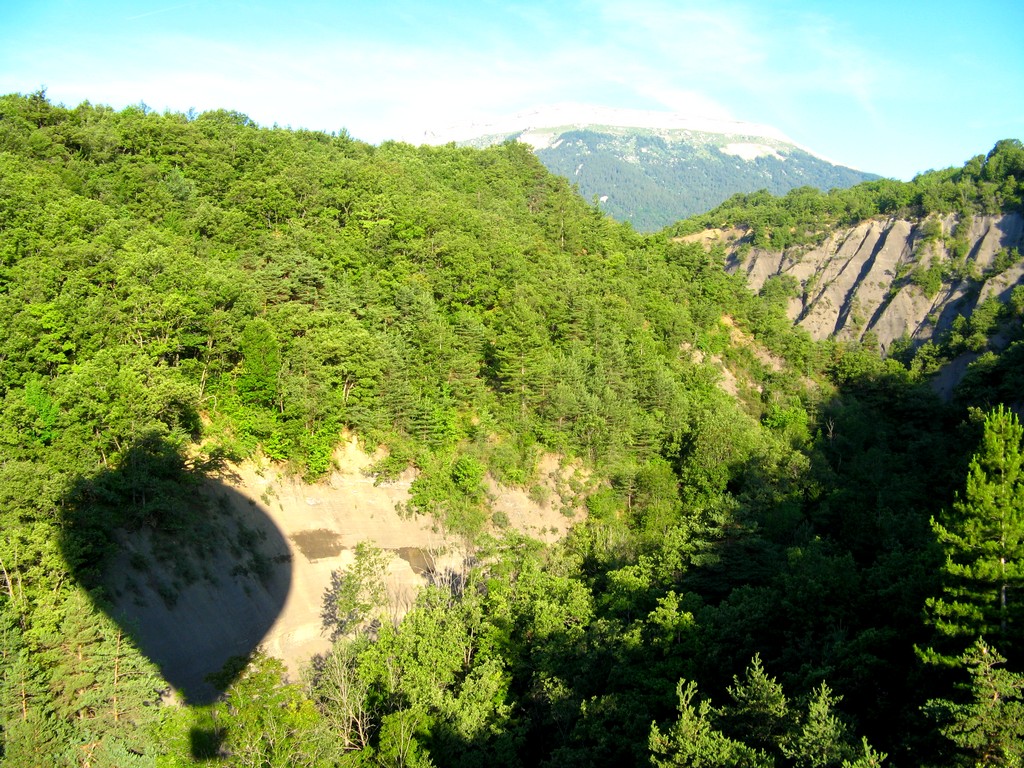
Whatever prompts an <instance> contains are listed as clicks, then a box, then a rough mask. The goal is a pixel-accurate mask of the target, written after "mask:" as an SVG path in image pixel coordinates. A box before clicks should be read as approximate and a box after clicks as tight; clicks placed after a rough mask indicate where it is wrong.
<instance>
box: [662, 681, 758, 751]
mask: <svg viewBox="0 0 1024 768" xmlns="http://www.w3.org/2000/svg"><path fill="white" fill-rule="evenodd" d="M676 693H677V695H678V696H679V716H678V717H677V718H676V721H675V722H674V723H672V725H671V726H670V727H669V729H668V731H666V732H664V733H663V732H662V731H661V729H660V728H658V726H657V724H656V723H655V724H652V726H651V736H650V740H649V742H648V746H649V748H650V751H651V764H652V765H655V766H657V767H658V768H683V767H684V766H685V768H732V767H733V766H736V767H737V768H740V767H741V766H742V767H745V766H750V767H751V768H756V767H758V766H760V767H763V768H768V766H771V765H772V759H771V758H770V757H769V756H768V755H766V754H765V753H764V752H758V751H755V750H754V749H752V748H750V747H748V746H746V745H745V744H743V743H741V742H739V741H734V740H732V739H730V738H728V737H727V736H725V734H723V733H722V732H721V731H720V730H718V729H716V728H715V714H714V709H713V708H712V707H711V704H710V703H709V702H707V701H701V702H699V703H695V702H694V699H695V698H696V696H697V684H696V683H694V682H693V681H690V682H686V681H684V680H680V681H679V686H678V688H677V689H676Z"/></svg>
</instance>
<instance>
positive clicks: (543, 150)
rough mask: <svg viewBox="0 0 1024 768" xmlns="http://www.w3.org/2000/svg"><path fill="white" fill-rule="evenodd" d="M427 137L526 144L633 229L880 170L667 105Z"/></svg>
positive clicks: (541, 117) (572, 108) (593, 110)
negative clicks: (745, 195)
mask: <svg viewBox="0 0 1024 768" xmlns="http://www.w3.org/2000/svg"><path fill="white" fill-rule="evenodd" d="M425 138H426V139H427V141H428V142H430V143H444V141H445V140H448V141H455V142H456V143H458V144H460V145H463V146H473V147H480V148H483V147H487V146H491V145H494V144H500V143H502V142H505V141H510V140H511V141H520V142H522V143H525V144H528V145H530V146H531V147H532V148H533V150H534V152H535V154H536V155H537V157H538V158H539V159H540V161H541V162H542V163H543V164H544V165H545V166H546V167H547V168H548V170H550V171H551V172H552V173H556V174H558V175H560V176H563V177H565V178H567V179H568V180H569V181H571V182H572V183H573V184H575V185H576V186H577V188H578V189H579V192H580V194H581V195H582V196H583V197H585V198H586V199H588V200H589V199H593V200H596V201H597V202H598V204H599V205H600V207H601V209H602V210H604V211H605V212H606V213H608V214H609V215H611V216H612V217H614V218H616V219H619V220H621V221H629V222H631V223H632V224H633V226H634V227H635V228H636V229H637V230H639V231H654V230H657V229H661V228H663V227H666V226H668V225H669V224H672V223H673V222H675V221H678V220H679V219H683V218H687V217H689V216H693V215H696V214H699V213H704V212H706V211H708V210H711V209H712V208H714V207H715V206H716V205H718V204H719V203H721V202H723V201H724V200H726V199H727V198H728V197H730V196H731V195H733V194H735V193H737V192H754V191H757V190H760V189H767V190H768V191H769V192H771V193H773V194H776V195H781V194H785V193H786V192H788V191H789V190H790V189H794V188H797V187H801V186H813V187H817V188H819V189H823V190H828V189H832V188H836V187H839V188H845V187H850V186H853V185H854V184H858V183H860V182H862V181H869V180H872V179H877V178H879V177H878V176H876V175H874V174H869V173H864V172H861V171H857V170H854V169H852V168H847V167H844V166H840V165H836V164H834V163H832V162H830V161H828V160H826V159H824V158H822V157H819V156H817V155H816V154H814V153H813V152H811V151H810V150H808V149H806V148H803V147H800V146H799V145H797V144H796V143H794V142H793V141H792V140H790V139H789V138H788V137H786V136H785V135H784V134H783V133H782V132H781V131H779V130H778V129H776V128H773V127H771V126H766V125H760V124H755V123H743V122H737V121H730V120H722V119H711V118H695V117H689V116H685V115H680V114H675V113H664V112H645V111H640V110H614V109H606V108H600V107H585V106H580V105H560V106H556V107H552V108H544V109H538V110H533V111H530V112H524V113H520V114H519V115H515V116H513V117H510V118H506V119H502V120H499V121H495V122H493V123H489V124H482V123H478V124H471V125H467V126H462V127H456V128H451V129H448V130H446V131H442V132H439V133H436V134H427V135H426V136H425Z"/></svg>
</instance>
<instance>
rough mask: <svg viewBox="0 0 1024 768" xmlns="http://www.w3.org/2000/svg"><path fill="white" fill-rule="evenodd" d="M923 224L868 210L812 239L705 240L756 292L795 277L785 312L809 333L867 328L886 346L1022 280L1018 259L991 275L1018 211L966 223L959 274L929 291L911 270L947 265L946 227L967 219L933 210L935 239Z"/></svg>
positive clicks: (1017, 233) (1018, 233)
mask: <svg viewBox="0 0 1024 768" xmlns="http://www.w3.org/2000/svg"><path fill="white" fill-rule="evenodd" d="M923 223H924V222H921V221H909V220H904V219H887V220H883V219H869V220H867V221H863V222H861V223H859V224H857V225H856V226H854V227H849V228H845V229H841V230H837V231H836V232H833V233H832V234H831V235H829V236H828V237H827V238H826V239H825V240H824V242H822V243H821V244H820V245H818V246H815V247H810V248H808V247H806V246H803V247H794V248H789V249H787V250H786V251H784V252H779V251H768V250H764V249H760V248H752V247H750V243H749V240H748V239H746V238H740V239H735V238H733V239H731V240H729V239H727V238H725V237H718V238H713V239H711V241H715V242H719V243H721V244H722V245H723V246H724V247H725V249H726V253H727V256H728V262H727V264H728V266H729V268H730V269H731V270H733V271H741V272H742V273H744V274H745V275H746V277H747V281H748V283H749V285H750V287H751V288H752V289H753V290H755V291H756V290H760V288H761V287H762V286H763V285H764V283H765V281H766V280H768V278H770V277H772V276H774V275H790V276H792V277H794V278H795V279H796V280H797V282H798V283H799V285H800V289H801V295H800V296H799V297H797V298H794V299H791V301H790V304H789V308H788V309H789V315H790V317H791V318H792V319H793V321H794V322H795V323H797V324H798V325H800V326H801V327H803V328H805V329H806V330H807V331H808V333H810V334H811V336H812V337H813V338H815V339H824V338H828V337H833V338H840V339H863V338H864V337H865V336H866V335H868V334H872V335H873V336H874V337H875V338H876V339H877V340H878V343H879V345H880V346H881V348H882V349H883V350H886V349H888V348H889V346H890V345H891V344H892V343H893V341H895V340H896V339H899V338H901V337H903V336H907V337H909V338H910V339H911V340H913V341H917V342H923V341H926V340H928V339H930V338H931V337H932V336H933V335H934V334H935V333H936V332H937V331H942V330H945V329H948V328H949V327H950V325H951V324H952V322H953V320H954V319H955V318H956V317H957V316H958V315H969V314H970V312H971V311H972V310H973V308H974V307H975V306H976V305H977V304H978V303H979V302H981V301H984V300H985V299H987V298H989V297H991V296H995V297H997V298H999V299H1000V300H1002V301H1006V300H1008V299H1009V296H1010V293H1011V291H1012V290H1013V288H1014V287H1016V286H1017V285H1020V284H1021V283H1022V279H1024V261H1022V260H1020V259H1018V260H1017V261H1016V262H1015V263H1014V264H1012V265H1011V266H1010V267H1009V268H1008V269H1005V270H1003V271H1002V272H1000V273H998V274H996V273H995V272H994V271H993V267H994V265H995V263H996V259H997V256H998V255H999V254H1000V253H1001V252H1003V251H1008V250H1009V249H1014V248H1016V249H1018V251H1019V250H1021V249H1022V245H1024V217H1022V216H1021V215H1020V214H1018V213H1010V214H1005V215H1001V216H978V217H975V218H973V219H972V220H971V221H970V226H969V228H968V231H967V232H966V243H967V251H966V257H965V259H964V263H963V264H961V265H959V267H958V268H957V269H956V270H946V271H947V273H948V272H957V273H959V274H961V275H966V277H961V278H957V277H955V276H953V275H950V274H947V275H945V276H944V279H943V281H942V284H941V287H940V288H939V290H938V292H937V293H936V294H935V295H933V296H931V297H929V296H927V295H926V294H925V292H924V290H923V289H922V288H921V287H919V285H917V284H915V283H914V282H913V281H912V280H911V275H912V274H913V273H914V270H924V269H926V268H927V267H928V266H929V265H930V264H933V263H935V264H939V265H945V266H953V262H954V255H953V254H951V252H950V248H951V247H952V244H953V233H954V232H957V228H958V227H959V226H961V224H962V223H964V222H961V220H960V218H959V217H958V216H956V215H949V216H946V217H944V218H942V219H940V220H939V223H940V224H941V229H942V234H941V236H940V237H938V238H926V237H925V233H924V232H923V230H922V225H923ZM957 235H958V237H959V233H958V232H957ZM702 241H703V242H709V239H708V238H702Z"/></svg>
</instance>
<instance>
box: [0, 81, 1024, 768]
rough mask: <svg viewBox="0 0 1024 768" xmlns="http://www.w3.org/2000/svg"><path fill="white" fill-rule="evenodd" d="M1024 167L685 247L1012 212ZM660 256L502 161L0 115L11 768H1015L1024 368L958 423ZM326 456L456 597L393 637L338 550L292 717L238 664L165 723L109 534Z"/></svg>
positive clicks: (263, 669) (986, 170)
mask: <svg viewBox="0 0 1024 768" xmlns="http://www.w3.org/2000/svg"><path fill="white" fill-rule="evenodd" d="M1022 156H1024V151H1022V150H1021V145H1020V143H1019V142H1012V141H1011V142H1003V143H1001V144H1000V145H997V147H996V148H995V149H994V150H993V152H992V153H991V154H989V155H988V157H987V158H980V159H978V160H977V162H976V161H974V160H972V161H970V162H969V163H968V164H967V165H966V166H965V167H964V169H962V170H955V171H948V172H939V173H938V174H936V175H934V176H933V175H926V176H924V177H922V178H920V179H918V180H916V181H915V182H912V183H910V184H905V185H904V184H900V183H898V182H888V181H886V182H872V183H869V184H866V185H861V186H859V187H857V188H854V190H851V191H849V192H848V193H830V194H828V195H825V194H814V195H812V194H811V193H805V192H801V193H795V194H791V195H788V196H786V197H785V198H782V200H781V201H777V200H776V199H774V198H769V197H767V196H754V197H753V198H751V197H747V198H738V199H734V200H733V201H732V202H731V203H728V204H726V206H723V208H721V209H719V210H718V211H717V212H716V213H714V214H708V216H709V217H712V218H704V219H701V220H699V221H697V222H696V223H684V224H682V225H680V226H681V227H684V228H687V227H697V226H705V225H707V224H708V223H711V222H712V220H714V222H716V225H717V224H721V223H725V222H726V221H729V220H732V221H738V220H740V217H741V214H739V213H735V214H734V213H730V211H733V210H736V211H738V210H740V208H741V207H742V205H746V206H747V207H746V208H744V209H743V210H747V211H758V210H760V208H761V207H763V208H766V209H768V208H770V209H771V210H772V211H773V213H772V214H771V215H772V216H782V217H785V216H790V217H797V216H799V215H803V214H798V213H797V211H798V210H799V206H798V205H797V202H798V201H800V202H802V201H804V200H805V199H813V200H816V201H824V202H822V203H821V207H820V210H818V211H817V212H816V213H814V217H815V218H814V219H813V220H814V222H821V226H825V225H826V224H828V222H830V221H833V220H836V219H838V218H842V217H853V216H870V215H875V214H878V213H886V212H888V211H890V210H891V209H892V208H891V207H892V206H908V207H913V206H919V207H921V208H922V209H931V207H932V206H933V205H934V206H940V207H941V206H946V205H953V206H955V205H958V204H962V205H971V206H975V205H980V206H984V207H986V210H988V209H1002V208H1003V207H1012V206H1019V205H1020V203H1021V184H1022V182H1024V164H1022V163H1021V162H1020V159H1021V157H1022ZM975 166H977V168H975ZM997 166H998V167H997ZM947 181H948V184H947ZM968 184H969V185H971V186H970V187H968ZM947 187H948V189H947ZM926 188H927V189H933V188H934V190H935V194H934V196H925V195H924V190H925V189H926ZM968 189H970V190H973V191H971V193H970V196H968V194H967V191H966V190H968ZM919 193H920V194H919ZM843 195H848V197H844V196H843ZM958 195H959V196H958ZM840 200H841V201H845V202H842V203H839V202H834V201H840ZM855 201H856V202H855ZM741 204H742V205H741ZM787 206H792V207H791V208H790V207H787ZM742 215H750V214H742ZM765 215H766V216H767V212H766V213H765ZM808 215H810V214H808ZM716 217H717V218H716ZM730 217H732V219H730ZM764 221H765V222H768V224H767V225H766V226H771V220H770V218H766V219H765V220H764ZM801 221H802V220H801ZM750 223H753V222H750ZM810 229H811V228H810V227H808V231H810ZM671 234H674V233H673V232H668V233H660V234H658V235H650V236H641V235H638V234H636V233H635V232H634V231H633V230H632V229H631V228H630V227H628V226H624V225H620V224H618V223H616V222H614V221H612V220H610V219H608V218H605V217H604V216H603V215H602V214H601V213H600V212H599V211H598V210H596V209H594V208H593V207H592V206H590V205H589V204H588V203H586V202H585V201H583V200H582V199H581V198H579V197H578V196H577V195H576V194H575V193H574V192H573V190H572V189H571V188H570V187H569V185H568V183H567V182H565V181H564V180H563V179H560V178H558V177H556V176H553V175H551V174H549V173H548V172H547V171H546V170H545V169H544V168H543V166H541V164H540V163H539V161H538V160H537V159H536V158H535V157H534V156H533V155H532V154H531V153H530V152H529V150H528V149H527V148H525V147H523V146H520V145H516V144H507V145H503V146H498V147H493V148H491V149H487V150H483V151H480V150H472V149H459V148H456V147H454V146H447V147H440V148H430V147H413V146H409V145H404V144H396V143H385V144H382V145H381V146H370V145H367V144H363V143H360V142H357V141H354V140H352V139H351V138H350V137H349V136H347V135H346V134H345V133H344V132H341V133H340V134H337V135H328V134H323V133H311V132H306V131H292V130H284V129H280V128H276V127H275V128H262V127H259V126H257V125H255V124H253V123H252V122H251V121H250V120H249V119H248V118H246V117H245V116H244V115H241V114H238V113H234V112H228V111H216V112H205V113H202V114H188V115H183V114H170V113H168V114H157V113H154V112H152V111H149V110H148V109H146V108H145V107H144V106H141V105H140V106H139V107H132V108H128V109H124V110H121V111H114V110H112V109H110V108H106V107H102V106H93V105H90V104H88V103H86V104H82V105H80V106H78V107H75V108H72V109H68V108H64V107H62V106H57V105H54V104H52V103H50V102H49V101H48V100H47V99H46V97H45V94H44V93H41V92H40V93H36V94H31V95H27V96H26V95H12V96H6V97H3V98H0V361H2V365H0V397H2V403H0V761H2V763H3V765H5V766H8V765H9V766H12V767H13V766H72V765H89V766H134V765H138V766H153V765H162V766H184V765H238V766H330V765H387V766H390V765H402V766H405V765H409V766H416V765H418V766H426V765H436V766H448V765H451V766H476V765H510V766H517V765H518V766H533V765H549V766H555V765H558V766H565V765H587V766H591V765H615V766H620V765H659V766H660V765H665V766H669V765H675V766H772V765H774V766H780V767H781V766H799V767H801V768H802V767H803V766H814V767H818V766H822V767H824V766H836V767H837V768H838V767H840V766H851V767H852V766H857V768H866V767H867V766H876V765H879V764H882V763H883V761H884V764H886V765H895V766H924V765H933V766H951V765H964V766H973V765H1019V764H1020V762H1021V759H1022V757H1024V755H1022V751H1024V750H1022V746H1021V744H1022V740H1024V705H1022V701H1021V698H1022V690H1024V625H1022V623H1021V622H1022V620H1024V619H1022V617H1021V605H1022V603H1021V602H1020V601H1021V600H1022V599H1024V591H1022V589H1021V587H1022V583H1021V582H1022V579H1024V573H1022V568H1024V552H1022V549H1024V519H1022V518H1024V477H1022V475H1021V471H1022V450H1024V447H1022V436H1021V426H1020V423H1019V421H1018V419H1017V417H1016V416H1015V414H1014V411H1013V410H1012V409H1013V408H1014V407H1019V406H1020V404H1021V403H1020V393H1021V392H1022V391H1024V389H1022V388H1020V387H1016V386H1015V385H1014V382H1020V381H1021V378H1020V370H1021V368H1020V359H1021V355H1020V354H1019V353H1017V352H1014V350H1017V349H1018V347H1016V346H1010V347H1009V348H1008V349H1007V351H1006V353H1004V355H1003V356H1002V357H998V358H990V359H988V361H987V362H986V363H985V364H984V365H982V366H980V367H979V368H977V369H976V370H975V371H974V372H972V376H971V377H969V386H968V387H966V388H964V389H962V390H961V391H960V393H959V395H958V397H957V398H955V399H954V400H953V401H952V402H951V403H942V402H940V401H938V400H937V399H936V398H935V397H934V396H933V395H932V394H931V390H930V389H929V388H928V386H927V382H925V381H924V380H923V378H922V374H921V371H920V369H919V368H918V369H914V368H913V367H912V366H911V367H908V366H905V365H904V364H903V363H901V362H900V361H899V360H895V359H888V360H882V359H880V358H879V357H878V356H877V354H876V353H875V352H874V351H873V350H870V349H864V348H860V347H857V346H851V345H848V344H846V345H844V344H837V343H832V342H825V343H818V344H815V343H812V342H811V341H810V339H809V338H808V337H807V336H806V335H804V334H802V333H800V332H798V331H796V330H794V329H793V328H792V327H791V326H790V325H789V323H788V321H787V319H786V317H785V313H784V302H785V297H778V296H774V295H772V293H771V292H767V293H766V295H764V296H754V295H752V294H751V293H750V292H749V291H748V290H747V289H746V287H745V285H744V284H743V282H742V279H741V278H739V277H737V276H733V275H729V274H727V273H726V271H725V270H724V264H723V261H724V257H723V255H722V253H720V252H714V251H713V252H711V253H708V252H706V251H705V250H704V249H703V248H702V247H700V246H696V245H687V244H680V243H673V242H671V240H670V237H668V236H667V235H671ZM772 236H773V235H772V234H770V233H769V234H767V235H766V237H769V238H770V237H772ZM1014 311H1015V312H1017V314H1016V316H1015V318H1014V322H1015V323H1016V325H1017V326H1018V327H1019V326H1020V313H1019V310H1017V309H1015V310H1014ZM715 360H718V361H721V362H722V363H723V364H724V365H726V366H727V367H728V368H729V370H730V371H732V372H733V374H734V376H735V377H736V379H737V381H739V382H740V386H738V388H736V392H735V393H733V392H730V391H726V389H725V388H723V387H722V386H721V384H722V381H721V373H720V369H719V367H717V366H716V365H715V364H714V363H713V361H715ZM344 430H351V431H352V432H354V433H355V434H357V435H358V436H359V437H360V439H361V440H362V441H363V442H364V443H365V444H366V445H367V446H370V447H373V446H377V445H384V446H387V448H388V458H387V459H386V460H383V461H381V462H380V463H379V464H378V465H377V466H376V467H375V468H374V469H375V472H376V473H377V475H378V476H379V477H381V478H386V477H389V476H393V475H395V474H396V473H398V472H400V471H402V470H404V469H406V468H407V467H409V466H412V467H415V468H416V469H417V470H418V475H417V479H416V480H415V482H414V483H413V488H412V499H411V502H410V508H411V510H410V511H411V512H413V513H421V514H428V515H432V516H433V517H434V518H436V519H437V520H438V522H439V524H440V525H442V526H443V527H444V528H445V529H446V530H447V531H449V532H451V533H452V534H454V535H458V536H461V537H463V539H464V540H465V541H467V542H471V543H472V546H473V547H474V549H475V552H476V559H477V563H478V564H477V566H476V567H475V568H474V569H473V570H472V571H471V572H470V573H469V574H468V576H467V577H466V578H465V579H464V580H461V579H460V580H456V581H452V582H450V583H447V584H445V585H444V586H434V587H428V588H426V589H424V590H423V591H422V592H421V593H420V595H419V598H418V600H417V602H416V604H415V606H414V607H413V608H412V610H411V611H410V612H409V613H408V614H406V616H405V618H404V619H403V620H402V621H401V622H400V623H397V624H395V623H393V622H391V621H388V620H381V619H380V613H379V610H378V609H379V605H377V604H376V603H375V595H377V594H378V590H376V589H374V581H375V579H376V578H377V573H378V571H379V558H378V557H376V553H375V552H374V551H373V550H372V548H370V547H365V548H361V549H360V555H359V560H358V562H357V566H358V567H356V568H354V569H353V570H352V571H351V572H350V574H349V575H348V576H346V577H344V578H343V579H342V581H341V583H340V585H339V589H338V590H337V594H336V596H335V599H336V600H337V605H336V609H337V610H336V612H335V613H334V616H335V618H336V619H337V624H336V626H334V627H332V628H331V629H333V634H334V635H335V637H336V639H335V641H334V644H333V648H332V650H331V652H330V653H329V654H327V655H326V656H325V657H324V658H320V659H317V660H315V661H314V663H312V664H311V665H310V667H309V669H308V670H307V673H306V674H305V675H304V676H303V678H302V679H301V680H288V679H287V678H286V677H285V673H284V667H283V665H281V663H280V662H278V661H277V660H275V659H273V658H270V657H267V656H265V655H263V654H260V653H256V654H254V655H253V656H252V657H250V658H245V659H239V660H238V661H237V663H233V664H231V665H229V667H228V668H226V669H225V670H224V671H223V674H222V676H221V678H220V679H219V688H220V689H221V690H223V696H222V697H220V698H219V699H218V700H217V701H216V702H214V703H212V704H209V705H205V706H198V705H188V706H186V705H179V704H175V703H173V702H170V701H169V700H168V699H167V698H166V697H165V696H164V693H165V689H166V683H165V682H164V681H163V680H161V679H160V675H159V672H158V670H157V669H156V668H155V667H154V665H153V664H152V663H151V661H150V660H148V659H147V658H146V657H145V656H144V655H143V654H142V653H140V651H139V650H138V648H137V646H136V645H135V644H134V642H133V639H132V636H131V630H130V628H126V627H121V626H119V625H118V624H117V623H116V622H114V621H112V620H111V619H110V618H109V612H108V611H107V608H108V604H109V596H108V595H106V594H105V593H104V589H103V586H102V584H103V578H102V575H103V573H104V571H105V569H106V568H107V567H108V565H109V563H110V562H111V559H112V557H113V555H114V553H115V550H116V547H117V544H116V542H117V535H116V534H117V531H119V530H124V529H128V530H146V531H147V532H149V533H150V534H151V535H152V536H154V537H157V538H160V540H162V541H164V542H166V543H167V546H168V547H169V549H170V554H169V557H174V556H175V554H174V552H175V548H186V547H190V546H196V540H197V539H201V538H202V536H203V535H204V530H205V529H204V527H203V526H204V519H205V517H206V515H205V514H204V510H203V509H202V508H200V506H199V504H198V502H197V500H196V494H195V493H194V488H195V484H196V483H197V482H198V481H199V479H200V478H201V477H202V476H203V475H204V473H207V472H210V471H213V470H215V469H216V468H217V467H218V466H219V465H220V464H221V463H223V462H224V461H225V460H228V459H231V460H241V459H244V458H246V457H250V456H257V455H258V456H262V457H266V458H268V459H271V460H274V461H277V462H281V463H283V464H287V465H288V466H289V467H290V468H291V469H292V471H294V472H295V473H296V474H299V475H302V476H303V477H305V478H306V479H307V480H309V481H315V480H316V479H317V478H319V477H322V476H323V475H325V474H326V473H328V472H329V471H330V469H331V466H332V464H331V462H332V453H333V450H334V448H335V446H336V444H337V443H338V441H339V440H340V439H341V436H342V434H343V431H344ZM546 451H553V452H558V453H559V454H561V455H563V456H565V457H572V458H575V459H578V460H581V461H582V462H584V463H585V465H586V466H587V467H588V468H589V470H590V472H591V473H592V475H593V478H594V479H595V482H594V483H593V484H592V487H591V488H590V489H588V491H587V498H586V505H587V509H588V516H587V519H586V521H585V522H583V523H581V524H579V525H577V526H576V527H575V528H574V529H573V530H572V531H571V532H570V534H569V535H568V536H567V537H566V538H565V539H564V540H563V541H561V542H559V543H558V544H555V545H550V546H547V545H542V544H540V543H538V542H534V541H531V540H529V539H526V538H523V537H521V536H517V535H515V534H512V533H508V532H504V531H503V530H502V527H501V521H500V520H494V519H492V516H491V515H490V511H489V509H488V503H487V497H486V494H485V493H484V492H483V486H482V482H483V478H484V476H485V474H487V473H489V474H490V475H492V476H493V477H495V478H496V479H498V480H499V481H500V482H502V483H505V484H508V485H517V486H522V487H525V488H529V487H531V486H532V485H533V484H534V483H535V482H536V477H535V474H536V471H537V470H536V464H537V459H538V457H539V455H540V454H541V453H542V452H546Z"/></svg>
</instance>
